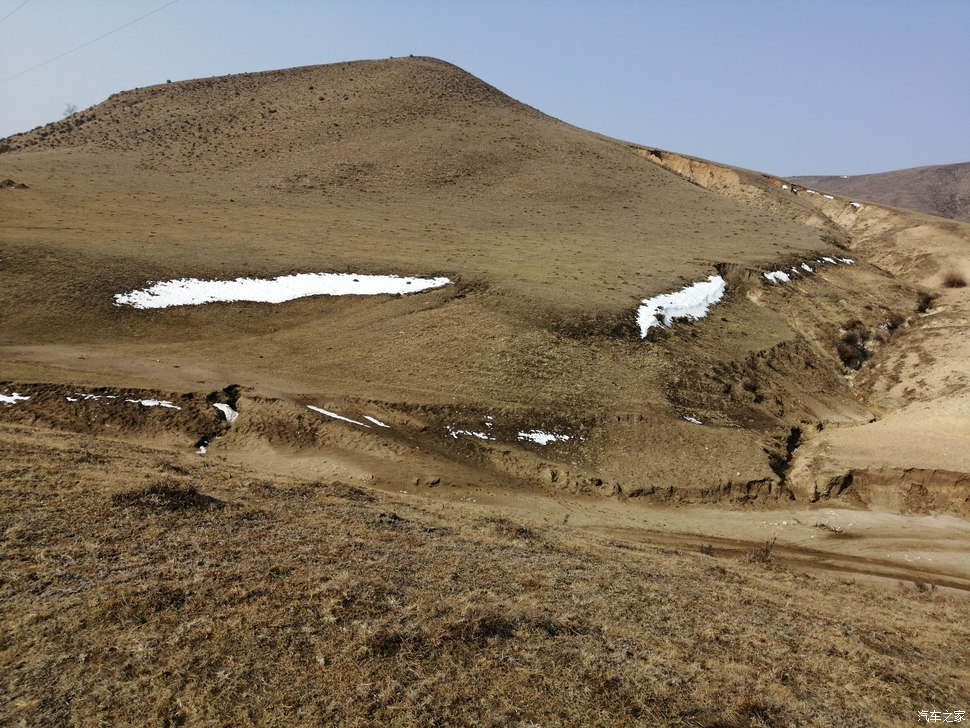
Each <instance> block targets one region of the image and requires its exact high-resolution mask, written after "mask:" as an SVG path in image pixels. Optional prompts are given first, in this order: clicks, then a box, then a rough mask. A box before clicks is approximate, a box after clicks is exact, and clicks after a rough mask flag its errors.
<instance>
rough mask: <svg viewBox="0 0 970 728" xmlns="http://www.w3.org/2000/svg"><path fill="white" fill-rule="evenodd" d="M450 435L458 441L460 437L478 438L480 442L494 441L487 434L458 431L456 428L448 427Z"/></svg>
mask: <svg viewBox="0 0 970 728" xmlns="http://www.w3.org/2000/svg"><path fill="white" fill-rule="evenodd" d="M445 430H447V432H448V434H449V435H451V436H452V437H453V438H455V439H456V440H457V439H458V437H459V436H460V435H465V436H466V437H477V438H478V439H479V440H493V439H494V438H493V437H491V436H489V434H488V433H487V432H475V431H474V430H456V429H455V428H454V427H446V428H445Z"/></svg>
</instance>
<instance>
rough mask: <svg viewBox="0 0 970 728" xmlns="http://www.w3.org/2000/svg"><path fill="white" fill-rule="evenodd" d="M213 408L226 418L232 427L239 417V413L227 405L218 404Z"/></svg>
mask: <svg viewBox="0 0 970 728" xmlns="http://www.w3.org/2000/svg"><path fill="white" fill-rule="evenodd" d="M212 406H213V407H215V408H216V409H217V410H219V411H220V412H222V414H224V415H225V416H226V422H228V423H229V424H230V425H231V424H232V423H233V422H235V421H236V418H237V417H239V413H238V412H237V411H236V410H234V409H233V408H232V407H230V406H229V405H227V404H223V403H222V402H216V403H215V404H213V405H212Z"/></svg>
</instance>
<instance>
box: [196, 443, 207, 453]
mask: <svg viewBox="0 0 970 728" xmlns="http://www.w3.org/2000/svg"><path fill="white" fill-rule="evenodd" d="M195 452H196V454H197V455H205V445H199V449H198V450H196V451H195Z"/></svg>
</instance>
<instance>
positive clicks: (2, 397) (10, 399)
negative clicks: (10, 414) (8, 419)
mask: <svg viewBox="0 0 970 728" xmlns="http://www.w3.org/2000/svg"><path fill="white" fill-rule="evenodd" d="M28 399H30V397H29V396H27V395H24V394H20V393H19V392H14V393H13V394H0V402H3V403H4V404H17V402H26V401H27V400H28Z"/></svg>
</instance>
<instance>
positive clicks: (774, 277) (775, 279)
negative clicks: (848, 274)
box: [761, 256, 855, 284]
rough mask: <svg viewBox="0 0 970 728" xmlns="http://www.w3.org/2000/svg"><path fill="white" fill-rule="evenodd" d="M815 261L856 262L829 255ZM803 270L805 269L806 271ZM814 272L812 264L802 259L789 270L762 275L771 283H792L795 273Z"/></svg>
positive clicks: (845, 263) (831, 262)
mask: <svg viewBox="0 0 970 728" xmlns="http://www.w3.org/2000/svg"><path fill="white" fill-rule="evenodd" d="M815 262H816V263H818V264H819V265H823V264H825V263H829V264H830V265H838V264H839V263H842V264H844V265H852V264H853V263H855V261H854V260H853V259H852V258H830V257H829V256H822V257H821V258H819V259H817V260H816V261H815ZM802 271H804V273H803V272H802ZM814 272H815V269H814V268H812V266H810V265H809V264H808V263H806V262H804V261H802V262H801V263H799V265H798V267H795V266H792V267H791V268H790V269H789V270H788V271H783V270H775V271H771V272H770V273H762V274H761V275H763V276H764V277H765V280H767V281H768V282H770V283H775V284H780V283H791V279H792V276H793V275H799V276H802V275H806V274H808V273H814Z"/></svg>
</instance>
